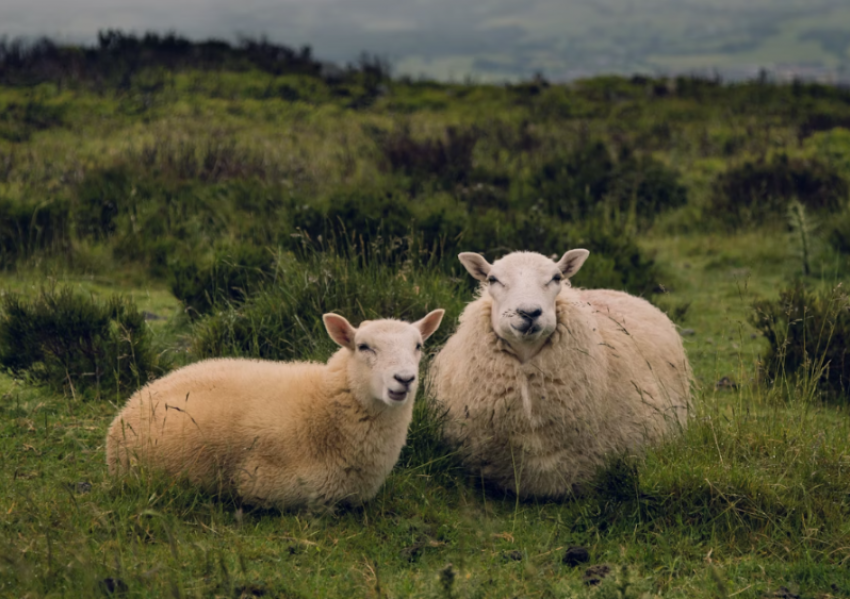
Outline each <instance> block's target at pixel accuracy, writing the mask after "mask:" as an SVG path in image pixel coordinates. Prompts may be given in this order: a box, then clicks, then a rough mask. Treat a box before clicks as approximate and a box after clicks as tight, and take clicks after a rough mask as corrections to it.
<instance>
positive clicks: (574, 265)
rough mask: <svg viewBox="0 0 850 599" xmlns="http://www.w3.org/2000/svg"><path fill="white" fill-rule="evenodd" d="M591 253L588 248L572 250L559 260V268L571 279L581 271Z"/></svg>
mask: <svg viewBox="0 0 850 599" xmlns="http://www.w3.org/2000/svg"><path fill="white" fill-rule="evenodd" d="M589 255H590V252H588V251H587V250H570V251H569V252H567V253H566V254H564V255H563V256H561V259H560V260H558V268H560V269H561V272H562V273H563V275H564V276H565V277H566V278H568V279H569V278H570V277H572V276H573V275H575V274H576V273H577V272H578V271H579V269H580V268H581V265H582V264H584V261H585V260H587V257H588V256H589Z"/></svg>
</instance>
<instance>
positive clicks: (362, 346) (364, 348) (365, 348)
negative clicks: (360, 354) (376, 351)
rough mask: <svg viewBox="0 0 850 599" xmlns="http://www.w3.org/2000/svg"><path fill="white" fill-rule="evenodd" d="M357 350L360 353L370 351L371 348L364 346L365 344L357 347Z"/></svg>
mask: <svg viewBox="0 0 850 599" xmlns="http://www.w3.org/2000/svg"><path fill="white" fill-rule="evenodd" d="M357 349H359V350H360V351H372V348H371V347H369V346H368V345H366V344H365V343H361V344H360V345H358V346H357Z"/></svg>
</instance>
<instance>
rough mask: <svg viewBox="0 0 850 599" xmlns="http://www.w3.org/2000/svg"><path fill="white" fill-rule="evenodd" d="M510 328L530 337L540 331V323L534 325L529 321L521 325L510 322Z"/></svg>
mask: <svg viewBox="0 0 850 599" xmlns="http://www.w3.org/2000/svg"><path fill="white" fill-rule="evenodd" d="M511 328H512V329H513V330H515V331H516V332H517V333H519V334H520V335H522V336H523V337H531V336H532V335H536V334H537V333H539V332H540V325H536V324H534V323H531V322H525V323H523V324H522V325H521V326H516V325H515V324H511Z"/></svg>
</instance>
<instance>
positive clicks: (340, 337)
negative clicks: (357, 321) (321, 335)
mask: <svg viewBox="0 0 850 599" xmlns="http://www.w3.org/2000/svg"><path fill="white" fill-rule="evenodd" d="M322 320H324V321H325V328H326V329H327V330H328V335H330V337H331V339H333V340H334V341H336V342H337V344H339V345H341V346H342V347H347V348H348V349H351V350H353V349H354V334H355V333H356V332H357V329H355V328H354V327H353V326H351V323H350V322H348V321H347V320H346V319H345V318H343V317H342V316H340V315H339V314H325V315H324V316H322Z"/></svg>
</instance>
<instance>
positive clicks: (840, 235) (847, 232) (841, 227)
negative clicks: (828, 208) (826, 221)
mask: <svg viewBox="0 0 850 599" xmlns="http://www.w3.org/2000/svg"><path fill="white" fill-rule="evenodd" d="M829 243H830V245H832V247H834V248H835V249H836V251H838V252H839V253H841V254H845V255H846V254H850V210H845V211H844V212H842V213H841V214H839V215H837V216H835V217H834V218H832V219H831V222H830V225H829Z"/></svg>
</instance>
